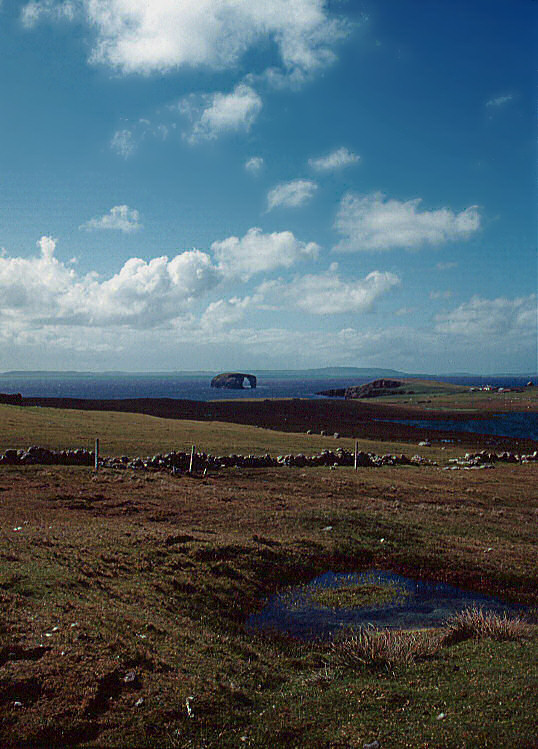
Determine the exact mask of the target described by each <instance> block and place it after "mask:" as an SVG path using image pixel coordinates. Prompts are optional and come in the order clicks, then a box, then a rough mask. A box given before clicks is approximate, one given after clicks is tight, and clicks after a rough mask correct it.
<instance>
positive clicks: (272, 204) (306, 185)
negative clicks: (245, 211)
mask: <svg viewBox="0 0 538 749" xmlns="http://www.w3.org/2000/svg"><path fill="white" fill-rule="evenodd" d="M317 189H318V186H317V184H316V183H315V182H312V180H309V179H294V180H292V181H291V182H283V183H282V184H280V185H277V186H276V187H274V188H273V189H272V190H270V191H269V193H268V195H267V210H268V211H271V210H272V209H273V208H276V207H277V206H279V205H283V206H289V207H292V208H295V207H297V206H300V205H304V204H305V203H307V202H308V201H309V200H310V199H311V198H312V197H313V195H314V193H315V192H316V190H317Z"/></svg>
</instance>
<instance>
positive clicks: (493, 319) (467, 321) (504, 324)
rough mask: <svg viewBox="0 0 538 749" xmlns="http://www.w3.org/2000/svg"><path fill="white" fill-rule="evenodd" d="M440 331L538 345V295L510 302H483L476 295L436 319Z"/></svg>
mask: <svg viewBox="0 0 538 749" xmlns="http://www.w3.org/2000/svg"><path fill="white" fill-rule="evenodd" d="M435 320H436V330H437V331H438V332H440V333H448V334H450V335H454V336H463V337H466V338H471V339H473V340H474V341H475V342H477V343H478V342H482V341H484V340H485V339H489V340H490V341H492V340H493V339H496V340H497V341H498V340H499V339H502V340H505V341H506V340H507V339H508V338H510V337H512V338H513V337H519V338H525V339H526V340H534V344H535V345H536V333H537V330H536V327H537V321H536V295H535V294H531V295H530V296H526V297H517V298H515V299H508V298H506V297H498V298H497V299H483V298H482V297H479V296H474V297H472V299H471V300H470V301H468V302H464V303H463V304H461V305H460V306H459V307H456V308H455V309H453V310H452V311H450V312H443V313H440V314H438V315H436V317H435Z"/></svg>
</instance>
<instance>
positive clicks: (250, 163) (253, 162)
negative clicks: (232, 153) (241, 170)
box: [245, 156, 264, 174]
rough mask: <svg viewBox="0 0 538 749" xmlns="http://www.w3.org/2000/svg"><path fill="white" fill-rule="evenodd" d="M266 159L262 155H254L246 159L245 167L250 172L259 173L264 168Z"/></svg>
mask: <svg viewBox="0 0 538 749" xmlns="http://www.w3.org/2000/svg"><path fill="white" fill-rule="evenodd" d="M263 164H264V161H263V159H262V157H261V156H252V158H250V159H248V160H247V161H245V169H246V170H247V172H250V174H258V172H260V171H261V170H262V169H263Z"/></svg>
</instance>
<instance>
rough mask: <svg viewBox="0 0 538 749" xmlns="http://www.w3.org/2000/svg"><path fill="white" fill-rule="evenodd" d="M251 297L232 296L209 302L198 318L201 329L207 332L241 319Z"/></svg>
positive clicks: (228, 325) (235, 322) (235, 323)
mask: <svg viewBox="0 0 538 749" xmlns="http://www.w3.org/2000/svg"><path fill="white" fill-rule="evenodd" d="M251 302H252V300H251V297H248V296H247V297H244V298H243V299H240V298H239V297H232V299H219V300H218V301H216V302H211V304H210V305H209V306H208V307H207V309H206V310H205V312H204V313H203V315H202V317H201V319H200V325H201V328H202V329H203V330H206V331H208V332H211V331H216V330H221V329H223V328H230V327H231V326H232V325H237V323H238V322H240V320H242V319H243V317H244V315H245V312H246V311H247V309H248V308H249V306H250V305H251Z"/></svg>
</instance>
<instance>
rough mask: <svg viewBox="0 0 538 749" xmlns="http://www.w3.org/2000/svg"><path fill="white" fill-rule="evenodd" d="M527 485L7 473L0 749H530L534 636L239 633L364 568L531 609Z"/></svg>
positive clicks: (58, 432)
mask: <svg viewBox="0 0 538 749" xmlns="http://www.w3.org/2000/svg"><path fill="white" fill-rule="evenodd" d="M0 424H1V425H2V429H1V434H2V437H1V439H2V446H1V449H5V447H17V446H19V444H16V441H17V439H20V440H21V444H20V446H28V445H29V444H43V445H47V446H49V447H63V446H66V447H67V446H69V447H73V446H78V445H79V444H80V445H88V446H91V444H92V440H93V438H94V436H95V433H96V432H98V433H99V436H100V438H101V439H102V440H103V443H104V444H106V445H107V448H106V449H107V451H110V453H111V454H122V453H128V454H134V453H137V454H140V453H143V454H146V453H148V454H149V453H152V452H154V451H163V450H166V449H169V448H175V449H179V448H181V447H182V445H184V446H187V445H189V444H190V443H192V442H196V444H200V446H201V447H202V448H203V449H206V450H208V451H211V452H222V453H227V452H230V451H237V452H239V451H241V452H263V451H264V449H267V450H269V451H270V452H276V453H279V452H286V451H298V450H299V449H300V450H303V451H305V452H306V451H308V449H309V446H310V445H313V448H312V451H317V450H318V449H319V448H320V447H325V446H327V442H328V438H321V437H319V436H315V435H305V434H294V433H279V432H275V431H269V430H262V429H256V428H255V427H247V426H234V425H232V424H216V423H199V424H197V423H195V422H184V423H182V422H181V421H172V422H169V421H168V420H164V419H156V418H152V417H148V416H141V415H132V414H106V413H87V412H84V413H81V412H76V411H72V412H62V411H59V410H56V409H51V410H50V411H49V410H48V409H18V408H16V407H6V406H5V407H2V408H0ZM212 440H213V441H212ZM336 442H337V441H335V440H332V439H331V440H330V444H329V446H334V445H335V443H336ZM337 443H338V444H344V440H339V441H338V442H337ZM381 447H382V450H380V451H383V452H385V451H386V450H387V443H386V442H384V443H383V445H382V446H381ZM451 449H454V448H451ZM401 451H404V452H406V453H408V454H410V453H411V454H412V453H413V452H415V451H416V450H415V446H414V445H413V446H411V445H405V444H402V445H401ZM537 479H538V468H537V466H536V465H534V464H526V465H507V464H497V465H496V467H495V469H494V470H490V471H477V472H463V471H454V472H451V471H443V470H441V469H439V468H435V467H420V468H412V467H405V466H404V467H390V466H386V467H384V468H378V469H363V470H360V471H357V472H355V471H353V470H351V469H344V468H340V469H337V470H334V471H332V470H328V469H321V468H320V469H317V468H316V469H314V468H311V469H309V470H307V471H305V470H301V469H297V468H281V469H258V470H253V469H250V470H248V469H233V470H230V471H221V472H219V473H216V474H214V475H212V474H209V475H208V476H206V477H205V478H194V477H189V476H183V477H174V476H171V475H169V474H167V473H151V472H146V473H142V472H134V471H130V470H128V471H113V470H102V471H100V472H99V473H98V474H95V473H94V472H93V471H92V470H90V469H87V468H65V467H55V466H28V467H8V466H3V467H0V600H1V602H2V620H1V622H0V738H1V744H2V746H58V747H59V746H69V745H87V746H105V747H118V746H144V747H155V746H158V747H224V748H227V747H238V746H251V747H286V749H290V747H307V748H309V747H312V748H314V747H316V748H317V747H327V748H329V747H331V748H334V749H349V748H350V747H352V748H353V749H355V748H359V747H363V745H364V744H365V743H367V742H371V741H374V740H378V741H379V742H380V744H381V746H382V747H463V746H464V747H477V748H478V747H513V746H518V747H532V746H535V745H536V743H535V715H536V708H537V705H536V697H535V695H536V689H533V684H534V685H535V684H536V668H535V664H536V658H537V655H538V652H537V651H538V638H537V636H536V628H535V626H534V625H531V626H530V627H527V628H525V627H521V628H519V629H518V628H517V627H516V628H513V632H511V634H510V635H509V636H508V639H501V640H499V639H495V637H494V635H492V634H491V633H490V630H488V629H487V628H485V629H483V631H482V630H480V631H478V630H476V632H477V633H476V634H473V630H472V629H470V628H469V626H468V625H466V626H467V630H469V632H470V634H465V635H464V636H462V635H460V634H458V636H455V635H454V634H452V635H451V637H452V639H450V637H449V635H450V633H451V632H452V633H453V632H454V631H456V628H454V627H453V629H452V630H450V629H449V628H447V629H446V631H444V632H443V631H439V632H437V631H436V632H423V633H418V634H415V635H413V636H412V637H411V636H410V635H409V634H406V633H404V634H401V635H398V634H397V633H396V634H394V635H391V636H390V637H389V638H387V637H384V636H379V637H377V636H376V637H377V639H376V638H373V639H371V641H365V640H364V638H363V639H362V640H360V638H359V639H357V636H356V635H355V636H346V635H343V639H342V641H341V642H340V643H338V644H337V645H331V644H330V643H323V642H310V643H308V642H301V641H298V640H293V639H291V638H288V637H286V636H284V635H282V634H280V635H267V634H262V633H257V632H253V631H250V630H248V629H246V628H245V620H246V617H247V616H248V614H249V613H251V612H254V611H257V610H259V609H260V607H261V606H262V605H263V602H264V600H265V599H266V597H267V596H269V595H270V594H271V593H273V592H275V591H276V590H279V589H281V588H282V587H284V586H286V585H288V584H295V583H299V582H304V581H307V580H309V579H311V578H312V577H314V576H316V575H317V574H319V573H321V572H323V571H325V570H328V569H333V570H335V571H353V570H357V569H361V568H366V567H379V568H383V569H391V570H394V571H397V572H402V573H404V574H409V575H414V576H417V577H421V578H427V579H434V580H440V581H447V582H450V583H452V584H456V585H459V586H461V587H463V588H465V589H474V590H480V591H483V592H486V593H491V594H495V595H497V596H499V597H502V598H505V599H506V600H510V601H513V602H520V603H525V604H528V605H529V606H531V607H536V605H537V603H538V586H537V579H538V575H537V565H536V515H537V512H538V503H537V495H536V485H537ZM329 527H330V528H331V530H330V531H327V530H324V529H327V528H329ZM381 539H383V541H381ZM463 630H465V628H463ZM463 630H462V628H461V627H460V628H459V629H457V631H458V633H459V632H461V631H463ZM467 630H465V631H466V632H467Z"/></svg>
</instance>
